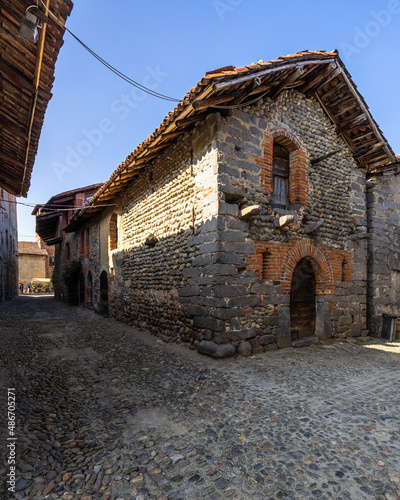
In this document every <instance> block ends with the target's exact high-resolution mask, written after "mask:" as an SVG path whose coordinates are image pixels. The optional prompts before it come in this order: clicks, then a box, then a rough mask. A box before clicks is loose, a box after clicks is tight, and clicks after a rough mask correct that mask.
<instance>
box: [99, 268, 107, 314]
mask: <svg viewBox="0 0 400 500" xmlns="http://www.w3.org/2000/svg"><path fill="white" fill-rule="evenodd" d="M100 314H101V315H102V316H108V276H107V273H106V271H103V272H102V273H101V274H100Z"/></svg>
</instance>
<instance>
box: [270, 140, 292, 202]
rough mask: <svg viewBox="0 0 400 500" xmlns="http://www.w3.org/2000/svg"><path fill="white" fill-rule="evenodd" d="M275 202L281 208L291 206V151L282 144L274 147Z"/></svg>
mask: <svg viewBox="0 0 400 500" xmlns="http://www.w3.org/2000/svg"><path fill="white" fill-rule="evenodd" d="M272 176H273V204H274V205H275V206H276V207H279V208H288V206H289V152H288V150H287V149H286V148H284V147H283V146H281V145H280V144H276V143H274V149H273V166H272Z"/></svg>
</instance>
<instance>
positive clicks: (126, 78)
mask: <svg viewBox="0 0 400 500" xmlns="http://www.w3.org/2000/svg"><path fill="white" fill-rule="evenodd" d="M40 3H41V4H42V5H43V7H44V8H45V9H46V11H47V12H48V13H49V15H50V16H51V17H52V18H53V19H54V21H55V22H56V23H57V24H58V25H59V26H61V28H63V29H64V30H66V31H68V33H69V34H70V35H71V36H72V37H73V38H75V40H76V41H77V42H78V43H79V44H80V45H82V47H83V48H84V49H85V50H87V51H88V52H89V54H91V55H92V56H93V57H95V58H96V59H97V60H98V61H99V62H100V63H101V64H103V65H104V66H105V67H106V68H108V69H109V70H110V71H112V72H113V73H114V74H116V75H117V76H119V77H120V78H122V79H123V80H124V81H126V82H127V83H129V84H130V85H133V86H134V87H136V88H137V89H139V90H142V91H143V92H145V93H146V94H149V95H151V96H153V97H157V98H158V99H163V100H164V101H170V102H180V101H181V99H175V98H174V97H169V96H167V95H164V94H160V93H159V92H156V91H155V90H152V89H149V88H148V87H145V86H144V85H142V84H140V83H138V82H136V81H135V80H133V79H132V78H130V77H129V76H127V75H125V74H124V73H122V72H121V71H119V70H118V69H116V68H115V67H114V66H112V65H111V64H109V63H108V62H107V61H106V60H104V59H103V58H102V57H100V56H99V55H98V54H97V53H96V52H95V51H94V50H92V49H91V48H90V47H88V46H87V45H86V44H85V43H84V42H83V41H82V40H81V39H80V38H78V37H77V36H76V35H74V33H72V31H71V30H69V29H68V28H67V27H66V26H64V25H63V24H62V23H61V22H60V21H59V20H58V18H57V17H56V16H55V15H54V14H53V13H52V12H51V11H50V10H49V9H48V8H47V7H46V5H45V4H44V2H43V0H40Z"/></svg>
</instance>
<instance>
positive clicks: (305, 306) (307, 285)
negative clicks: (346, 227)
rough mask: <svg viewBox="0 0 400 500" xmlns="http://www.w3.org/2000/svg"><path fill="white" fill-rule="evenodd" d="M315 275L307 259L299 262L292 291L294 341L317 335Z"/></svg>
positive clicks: (291, 315)
mask: <svg viewBox="0 0 400 500" xmlns="http://www.w3.org/2000/svg"><path fill="white" fill-rule="evenodd" d="M315 302H316V295H315V274H314V271H313V269H312V267H311V264H310V262H309V261H308V260H307V259H302V260H300V261H299V262H298V264H297V266H296V267H295V270H294V272H293V277H292V287H291V290H290V330H291V335H292V340H295V339H299V338H304V337H311V336H312V335H314V334H315Z"/></svg>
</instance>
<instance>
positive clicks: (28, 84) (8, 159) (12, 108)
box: [0, 0, 72, 196]
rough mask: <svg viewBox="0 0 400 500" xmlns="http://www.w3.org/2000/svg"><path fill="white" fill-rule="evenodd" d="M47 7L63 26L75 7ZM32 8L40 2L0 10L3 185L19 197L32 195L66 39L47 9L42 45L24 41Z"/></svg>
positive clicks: (65, 2) (19, 0) (16, 1)
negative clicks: (24, 26) (26, 18)
mask: <svg viewBox="0 0 400 500" xmlns="http://www.w3.org/2000/svg"><path fill="white" fill-rule="evenodd" d="M46 2H47V3H48V4H49V8H50V10H51V11H52V12H54V13H55V14H56V15H57V16H58V20H59V22H60V23H61V24H62V25H63V24H64V23H65V20H66V18H67V17H68V16H69V14H70V12H71V9H72V2H71V1H70V0H51V3H49V2H48V0H46ZM32 4H35V2H32V1H31V0H10V1H9V2H1V5H0V11H1V18H2V35H1V37H0V78H1V80H0V84H1V85H0V96H1V107H0V186H1V187H2V188H4V189H5V190H7V191H8V192H9V193H11V194H14V195H16V196H26V195H27V193H28V189H29V186H30V179H31V174H32V169H33V164H34V161H35V156H36V153H37V149H38V144H39V138H40V133H41V129H42V125H43V120H44V115H45V111H46V108H47V105H48V102H49V100H50V99H51V96H52V94H51V89H52V86H53V81H54V67H55V62H56V59H57V56H58V53H59V50H60V48H61V46H62V44H63V34H64V29H63V28H62V27H61V26H60V25H59V24H57V23H56V22H55V21H54V20H53V19H52V18H51V17H50V18H47V16H46V15H45V10H44V7H43V8H41V20H40V23H41V24H42V28H41V29H40V30H39V31H40V35H39V40H38V41H37V43H36V44H35V43H33V42H32V41H29V40H27V39H26V38H25V37H24V36H22V35H21V34H20V32H19V30H20V26H21V23H22V19H23V18H24V16H25V11H26V9H27V8H28V7H30V6H32ZM35 9H36V6H35ZM37 10H38V9H37ZM30 12H36V10H35V11H30ZM36 13H37V12H36Z"/></svg>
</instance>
